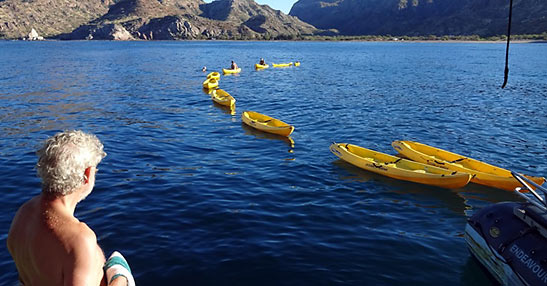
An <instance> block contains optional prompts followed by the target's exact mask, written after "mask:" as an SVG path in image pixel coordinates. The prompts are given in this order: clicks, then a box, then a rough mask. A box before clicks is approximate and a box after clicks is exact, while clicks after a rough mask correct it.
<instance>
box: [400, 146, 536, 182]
mask: <svg viewBox="0 0 547 286" xmlns="http://www.w3.org/2000/svg"><path fill="white" fill-rule="evenodd" d="M391 145H392V146H393V148H395V150H397V151H398V152H399V153H400V154H402V155H404V156H405V157H407V158H409V159H412V160H414V161H416V162H421V163H424V164H429V165H433V166H437V167H441V168H445V169H448V170H453V171H458V172H465V173H469V174H471V175H472V178H471V182H473V183H476V184H481V185H485V186H489V187H493V188H498V189H502V190H508V191H514V190H515V188H516V187H520V186H521V184H520V183H519V182H518V181H517V180H516V179H515V178H514V177H513V176H512V175H511V172H510V171H509V170H506V169H503V168H500V167H496V166H493V165H490V164H487V163H484V162H481V161H478V160H475V159H472V158H468V157H465V156H462V155H458V154H455V153H452V152H449V151H445V150H442V149H439V148H435V147H431V146H428V145H425V144H421V143H418V142H413V141H393V143H391ZM526 177H527V178H529V179H530V180H532V181H534V182H535V183H537V184H538V185H541V184H543V183H544V182H545V178H543V177H531V176H526Z"/></svg>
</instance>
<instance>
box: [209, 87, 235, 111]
mask: <svg viewBox="0 0 547 286" xmlns="http://www.w3.org/2000/svg"><path fill="white" fill-rule="evenodd" d="M211 99H212V100H213V101H214V102H216V103H218V104H220V105H224V106H228V107H230V108H234V107H235V104H236V100H235V98H234V97H233V96H231V95H230V94H229V93H227V92H226V91H224V90H222V89H216V90H214V91H213V93H212V94H211Z"/></svg>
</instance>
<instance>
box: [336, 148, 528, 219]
mask: <svg viewBox="0 0 547 286" xmlns="http://www.w3.org/2000/svg"><path fill="white" fill-rule="evenodd" d="M333 164H334V165H336V166H337V167H340V168H342V169H344V170H346V171H347V172H348V173H350V174H352V176H341V177H340V178H341V179H343V180H352V181H358V182H368V181H378V182H381V183H382V184H386V185H389V186H394V187H396V188H393V189H391V190H392V191H393V192H395V193H400V194H413V195H419V196H428V197H432V198H435V199H437V200H439V201H441V202H443V203H444V204H443V206H446V207H448V208H449V209H450V210H452V211H454V212H456V213H458V214H465V215H466V216H470V215H472V213H473V211H475V210H477V209H481V208H482V207H484V206H487V205H489V204H494V203H499V202H504V201H522V198H520V197H519V196H518V195H516V194H515V193H513V192H508V191H505V190H499V189H495V188H489V187H486V186H483V185H478V184H474V183H469V184H467V185H466V186H465V187H463V188H460V189H443V188H437V187H433V186H428V185H422V184H417V183H412V182H406V181H401V180H397V179H393V178H390V177H386V176H382V175H379V174H376V173H372V172H369V171H366V170H363V169H360V168H358V167H356V166H353V165H351V164H349V163H347V162H345V161H343V160H341V159H338V160H336V161H334V162H333Z"/></svg>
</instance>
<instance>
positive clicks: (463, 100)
mask: <svg viewBox="0 0 547 286" xmlns="http://www.w3.org/2000/svg"><path fill="white" fill-rule="evenodd" d="M261 57H263V58H265V59H266V61H267V62H274V63H282V62H289V61H297V60H299V61H301V62H302V65H301V66H300V67H292V68H284V69H271V68H270V69H267V70H262V71H255V70H254V69H253V65H254V63H256V62H258V60H259V58H261ZM504 57H505V45H504V44H474V43H360V42H350V43H345V42H342V43H328V42H0V102H1V103H0V130H1V132H2V136H1V137H0V146H1V147H0V180H1V182H2V183H1V184H0V201H1V202H2V206H1V207H0V210H1V213H2V216H0V245H1V247H0V284H1V285H15V284H16V282H17V273H16V270H15V266H14V264H13V261H12V260H11V257H10V255H9V253H8V252H7V250H6V248H5V247H4V245H5V242H6V236H7V233H8V229H9V226H10V222H11V219H12V218H13V215H14V213H15V211H16V210H17V208H18V207H19V206H20V205H21V204H22V203H23V202H24V201H26V200H27V199H29V198H31V197H32V196H34V195H36V194H38V193H39V192H40V182H39V180H38V178H37V177H36V175H35V173H36V171H35V169H34V164H35V162H36V156H35V153H34V152H35V150H36V149H37V148H38V146H39V144H40V142H41V141H42V140H44V139H45V138H47V137H48V136H51V135H53V134H55V133H56V132H58V131H62V130H67V129H82V130H85V131H88V132H92V133H95V134H96V135H97V136H98V137H99V138H100V139H101V140H102V141H103V143H104V145H105V150H106V152H107V153H108V156H107V157H106V158H105V159H104V160H103V162H102V163H101V164H100V165H99V168H100V173H99V174H98V177H97V183H96V187H95V190H94V192H93V193H92V194H91V195H90V196H89V197H88V198H87V199H86V200H85V201H83V202H81V203H80V205H79V206H78V208H77V210H76V215H77V217H78V218H79V219H81V220H83V221H85V222H86V223H87V224H88V225H89V226H90V227H91V228H92V229H93V230H94V231H95V232H96V233H97V236H98V240H99V244H100V245H101V247H102V248H103V250H104V251H105V253H106V254H107V255H109V254H110V253H111V252H112V251H114V250H119V251H121V252H122V253H123V254H124V255H125V257H126V258H127V259H128V261H129V263H130V265H131V268H132V270H133V272H134V274H135V278H136V280H137V283H138V284H139V285H489V284H491V283H492V281H491V280H490V278H489V277H488V276H487V275H486V274H485V272H484V271H483V270H482V269H481V268H480V267H479V265H478V263H477V262H475V261H474V260H473V259H472V258H471V255H470V253H469V252H468V250H467V247H466V244H465V241H464V239H463V232H464V227H465V223H466V219H467V217H469V216H470V215H472V214H473V213H474V212H476V211H477V210H478V209H480V208H482V207H484V206H486V205H489V204H492V203H496V202H501V201H507V200H518V199H519V198H518V196H516V195H514V194H512V193H511V192H507V191H502V190H496V189H490V188H486V187H482V186H478V185H474V184H470V185H468V186H467V187H465V188H463V189H457V190H446V189H440V188H434V187H427V186H423V185H418V184H413V183H406V182H402V181H397V180H393V179H389V178H385V177H382V176H379V175H375V174H372V173H369V172H366V171H362V170H360V169H358V168H356V167H352V166H351V165H349V164H347V163H345V162H343V161H340V160H338V159H337V158H336V157H335V156H334V155H333V154H331V153H330V151H329V145H330V144H331V143H332V142H334V141H335V142H347V143H353V144H357V145H360V146H363V147H366V148H370V149H375V150H378V151H382V152H386V153H390V154H395V151H394V150H393V149H392V147H391V145H390V144H391V142H392V141H393V140H399V139H405V140H414V141H419V142H423V143H426V144H429V145H433V146H436V147H441V148H444V149H448V150H451V151H453V152H456V153H461V154H464V155H468V156H471V157H474V158H476V159H480V160H483V161H486V162H489V163H492V164H496V165H500V166H503V167H505V168H510V169H515V170H517V171H521V172H525V173H528V174H531V175H541V176H545V175H547V141H546V137H547V136H546V135H547V68H546V67H547V44H513V45H511V49H510V77H509V84H508V87H507V88H506V89H504V90H502V89H500V86H501V84H502V81H503V68H504ZM230 60H235V61H236V62H237V63H238V64H239V66H240V67H242V69H243V71H242V73H241V74H240V75H236V76H226V77H222V78H221V80H220V87H221V88H223V89H225V90H226V91H228V92H229V93H231V94H232V95H233V96H234V97H235V98H236V99H237V103H236V106H237V107H236V114H235V115H231V114H230V112H229V111H227V110H225V109H223V108H221V107H219V106H217V105H215V104H213V102H212V101H211V99H210V98H209V96H208V95H206V94H205V93H203V91H202V88H201V83H202V81H203V80H204V79H205V73H203V72H201V67H202V66H207V68H208V69H209V71H219V70H220V69H221V68H222V67H227V66H229V64H230ZM244 110H253V111H258V112H261V113H265V114H268V115H271V116H274V117H277V118H279V119H281V120H283V121H286V122H288V123H291V124H293V125H294V126H295V127H296V130H295V132H294V133H293V135H292V139H293V140H294V147H293V146H291V143H290V142H289V141H288V140H284V139H281V138H280V137H275V136H272V135H266V134H263V133H260V132H257V131H253V130H251V129H249V128H246V127H245V126H243V125H242V123H241V119H240V116H241V112H242V111H244ZM51 259H52V261H55V258H54V257H52V258H51Z"/></svg>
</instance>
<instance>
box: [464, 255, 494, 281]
mask: <svg viewBox="0 0 547 286" xmlns="http://www.w3.org/2000/svg"><path fill="white" fill-rule="evenodd" d="M461 285H468V286H474V285H477V286H488V285H499V283H498V282H497V281H496V279H495V278H494V277H493V276H492V275H491V274H490V272H488V270H487V269H486V268H485V267H484V266H483V265H482V264H481V263H480V262H479V261H478V260H477V259H476V258H475V257H474V256H473V255H472V254H469V257H468V258H467V261H466V263H465V264H464V265H463V269H462V274H461Z"/></svg>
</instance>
